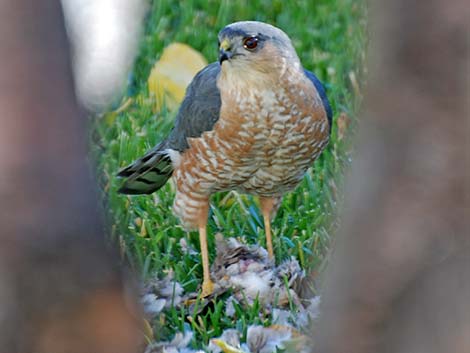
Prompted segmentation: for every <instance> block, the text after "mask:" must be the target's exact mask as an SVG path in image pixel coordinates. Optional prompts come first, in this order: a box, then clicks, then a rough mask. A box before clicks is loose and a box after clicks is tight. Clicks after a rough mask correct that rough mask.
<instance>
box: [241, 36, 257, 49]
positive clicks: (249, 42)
mask: <svg viewBox="0 0 470 353" xmlns="http://www.w3.org/2000/svg"><path fill="white" fill-rule="evenodd" d="M257 46H258V38H257V37H248V38H245V40H244V41H243V47H244V48H245V49H248V50H253V49H255V48H256V47H257Z"/></svg>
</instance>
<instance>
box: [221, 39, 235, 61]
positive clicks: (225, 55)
mask: <svg viewBox="0 0 470 353" xmlns="http://www.w3.org/2000/svg"><path fill="white" fill-rule="evenodd" d="M230 49H231V48H230V42H229V41H228V40H227V39H224V40H223V41H222V43H220V47H219V63H220V65H222V63H223V62H224V61H225V60H229V59H230V58H231V57H232V56H233V53H232V52H231V50H230Z"/></svg>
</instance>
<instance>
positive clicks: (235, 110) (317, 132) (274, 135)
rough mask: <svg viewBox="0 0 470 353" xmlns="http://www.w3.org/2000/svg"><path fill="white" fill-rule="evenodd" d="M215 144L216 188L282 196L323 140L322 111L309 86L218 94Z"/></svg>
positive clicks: (325, 127)
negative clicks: (219, 160) (218, 168)
mask: <svg viewBox="0 0 470 353" xmlns="http://www.w3.org/2000/svg"><path fill="white" fill-rule="evenodd" d="M222 101H223V103H222V108H221V115H220V119H219V121H218V123H217V124H216V126H215V128H214V136H213V137H214V143H216V144H217V145H219V147H220V146H223V147H222V148H219V150H218V154H220V155H222V156H220V155H219V157H222V158H223V163H221V169H222V170H221V171H220V174H219V178H218V179H219V186H218V188H217V189H218V190H224V189H233V188H236V189H240V190H241V191H244V192H249V193H254V194H257V195H261V196H275V195H282V194H283V193H285V192H286V191H289V190H291V189H293V188H294V187H295V186H296V185H297V184H298V183H299V182H300V180H301V179H302V177H303V175H304V174H305V172H306V170H307V169H308V168H309V167H310V166H311V165H312V162H313V161H314V160H315V159H316V158H317V156H318V155H319V154H320V152H321V151H322V150H323V148H324V147H325V146H326V144H327V142H328V135H329V132H328V130H329V126H328V120H327V117H326V112H325V109H324V108H323V105H322V102H321V99H320V97H319V95H318V93H317V92H316V90H315V88H314V87H313V85H312V84H311V83H310V82H307V81H301V82H298V83H297V84H296V85H291V86H288V87H287V88H281V87H280V88H279V89H277V90H264V91H250V92H248V91H246V92H243V91H242V92H237V93H234V94H231V95H226V96H225V97H224V96H222Z"/></svg>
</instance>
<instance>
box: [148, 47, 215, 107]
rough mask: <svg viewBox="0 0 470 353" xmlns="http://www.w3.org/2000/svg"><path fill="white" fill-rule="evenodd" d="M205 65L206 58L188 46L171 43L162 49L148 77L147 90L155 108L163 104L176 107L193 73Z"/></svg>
mask: <svg viewBox="0 0 470 353" xmlns="http://www.w3.org/2000/svg"><path fill="white" fill-rule="evenodd" d="M206 65H207V61H206V59H205V58H204V57H203V56H202V55H201V54H200V53H199V52H198V51H196V50H194V49H193V48H191V47H190V46H188V45H186V44H182V43H172V44H170V45H169V46H168V47H166V48H165V49H164V50H163V53H162V56H161V58H160V60H159V61H157V63H156V64H155V66H154V67H153V68H152V71H151V72H150V76H149V78H148V87H149V92H150V93H151V94H153V95H154V96H155V105H156V106H155V109H156V110H160V109H161V108H162V106H163V104H165V105H166V107H167V108H168V109H171V110H173V109H176V108H177V107H178V106H179V104H180V103H181V101H182V100H183V98H184V94H185V92H186V87H187V86H188V85H189V83H190V82H191V80H192V79H193V77H194V75H196V73H197V72H199V71H200V70H201V69H202V68H204V67H205V66H206Z"/></svg>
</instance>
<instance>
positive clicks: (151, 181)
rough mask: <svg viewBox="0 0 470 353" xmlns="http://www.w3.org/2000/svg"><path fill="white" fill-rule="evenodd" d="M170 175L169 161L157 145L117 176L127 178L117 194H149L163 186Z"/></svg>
mask: <svg viewBox="0 0 470 353" xmlns="http://www.w3.org/2000/svg"><path fill="white" fill-rule="evenodd" d="M172 173H173V166H172V164H171V159H170V157H169V156H168V155H167V154H166V153H165V152H164V151H163V150H162V148H161V145H159V146H157V147H155V148H154V149H152V150H151V151H149V152H148V153H147V154H145V155H144V156H143V157H142V158H140V159H138V160H137V161H135V162H134V163H132V164H131V165H129V166H127V167H126V168H124V169H122V170H121V171H120V172H119V173H118V174H117V176H118V177H123V178H127V180H126V181H125V182H124V184H123V185H122V187H121V188H120V189H119V190H118V192H119V193H121V194H129V195H138V194H151V193H153V192H155V191H157V190H158V189H160V188H161V187H162V186H163V185H165V183H166V182H167V181H168V179H169V178H170V177H171V175H172Z"/></svg>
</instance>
